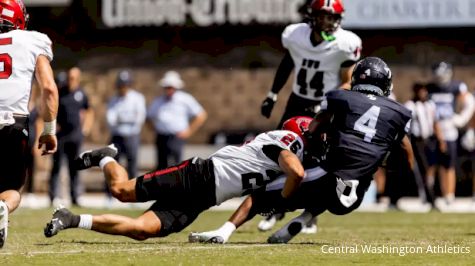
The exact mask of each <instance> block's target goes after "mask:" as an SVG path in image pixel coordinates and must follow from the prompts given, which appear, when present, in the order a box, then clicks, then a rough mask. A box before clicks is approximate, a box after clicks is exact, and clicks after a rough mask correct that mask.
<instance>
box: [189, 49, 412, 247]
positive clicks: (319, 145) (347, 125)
mask: <svg viewBox="0 0 475 266" xmlns="http://www.w3.org/2000/svg"><path fill="white" fill-rule="evenodd" d="M391 80H392V75H391V71H390V69H389V67H388V66H387V65H386V63H385V62H384V61H382V60H381V59H379V58H375V57H368V58H365V59H363V60H361V61H360V62H358V63H357V64H356V67H355V70H354V71H353V74H352V87H351V91H345V90H335V91H330V92H328V93H327V94H326V97H325V98H326V99H325V100H324V101H323V102H322V109H321V111H320V112H319V113H318V114H317V116H316V117H315V118H314V120H313V121H312V123H311V125H310V127H309V133H308V134H307V135H310V136H311V138H310V139H309V141H308V142H309V145H308V146H306V150H307V156H311V157H312V158H314V161H318V162H319V163H318V166H316V167H313V168H308V166H306V170H305V172H306V177H305V179H304V181H303V182H304V183H302V184H301V186H300V188H299V190H297V192H296V193H295V194H294V195H293V196H292V197H291V198H288V199H286V200H282V196H281V189H282V184H281V183H278V182H272V183H270V184H268V185H267V186H266V188H265V190H262V191H259V192H256V193H254V194H252V195H251V196H250V197H248V198H247V199H246V200H245V201H244V202H243V203H242V205H241V206H240V207H239V209H238V210H237V211H236V212H235V213H234V214H233V216H232V217H231V218H230V220H229V221H228V222H226V223H225V224H224V225H223V226H222V227H221V228H219V229H218V230H215V231H209V232H204V233H192V234H191V235H190V237H189V240H190V242H213V243H225V242H226V241H227V240H228V239H229V237H230V235H231V234H232V232H233V231H234V230H235V229H236V228H237V227H239V226H241V225H242V224H243V223H244V222H246V221H248V220H249V219H251V218H253V217H254V215H255V214H258V213H261V214H266V215H267V214H273V213H275V212H276V211H277V212H281V211H289V210H294V209H298V208H305V209H306V211H305V212H304V213H302V214H301V215H300V216H298V217H296V218H294V219H292V220H291V221H290V222H289V223H288V224H286V225H285V226H284V227H283V228H281V229H280V230H278V231H277V232H276V233H274V234H273V235H272V236H271V237H269V239H268V242H269V243H287V242H288V241H290V240H291V239H292V238H293V237H294V236H295V235H297V234H298V233H299V232H300V230H301V229H302V227H303V225H305V224H306V223H307V222H308V221H309V220H311V219H312V218H313V217H315V216H316V215H319V214H321V213H323V212H324V211H326V210H328V211H330V212H331V213H333V214H336V215H344V214H348V213H350V212H352V211H353V210H355V209H356V208H358V207H359V206H360V204H361V202H362V200H363V196H364V193H365V192H366V190H367V189H368V187H369V185H370V182H371V180H372V179H373V174H374V173H375V172H376V170H377V169H378V167H379V166H380V165H382V163H383V161H384V160H385V158H386V157H387V155H388V153H389V152H390V151H391V150H393V148H394V147H396V145H402V146H403V148H404V150H405V151H406V153H407V155H408V163H409V165H410V167H411V168H412V166H413V163H414V160H413V154H412V147H411V144H410V141H409V138H408V137H407V135H406V134H407V133H408V130H409V124H410V120H411V112H410V111H409V110H408V109H406V108H405V107H404V106H402V105H401V104H399V103H397V102H395V101H392V100H389V99H388V98H387V96H388V95H389V94H390V92H391V89H392V81H391ZM322 136H325V137H324V138H322Z"/></svg>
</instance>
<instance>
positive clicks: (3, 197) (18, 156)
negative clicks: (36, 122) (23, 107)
mask: <svg viewBox="0 0 475 266" xmlns="http://www.w3.org/2000/svg"><path fill="white" fill-rule="evenodd" d="M27 123H28V121H27V119H26V118H16V123H15V124H14V125H11V126H5V127H3V128H2V129H0V147H2V150H1V152H0V168H1V169H2V171H1V172H0V248H2V247H3V246H4V244H5V242H6V239H7V235H8V222H9V220H8V219H9V218H8V216H9V214H10V213H12V212H13V211H14V210H15V209H16V208H17V207H18V206H19V204H20V201H21V194H20V189H21V187H22V186H23V185H24V183H25V179H26V173H27V167H28V165H27V161H26V160H25V158H27V157H28V153H29V152H30V151H29V148H28V136H27V134H25V133H24V132H27V131H28V126H27ZM25 130H26V131H25Z"/></svg>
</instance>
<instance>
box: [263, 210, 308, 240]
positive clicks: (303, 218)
mask: <svg viewBox="0 0 475 266" xmlns="http://www.w3.org/2000/svg"><path fill="white" fill-rule="evenodd" d="M309 223H312V224H315V223H314V222H313V215H312V214H311V213H310V212H307V211H304V212H303V213H302V214H300V215H299V216H297V217H295V218H294V219H292V220H290V222H288V223H287V224H286V225H284V226H283V227H282V228H281V229H279V230H277V232H275V233H274V234H272V235H271V236H270V237H269V238H268V239H267V243H269V244H285V243H287V242H289V241H290V240H292V238H294V236H296V235H298V233H300V232H301V231H302V228H303V227H304V226H305V225H308V224H309Z"/></svg>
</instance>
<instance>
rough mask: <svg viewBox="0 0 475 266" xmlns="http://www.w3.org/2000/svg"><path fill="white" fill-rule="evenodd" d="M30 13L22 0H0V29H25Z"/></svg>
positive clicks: (5, 30) (2, 30)
mask: <svg viewBox="0 0 475 266" xmlns="http://www.w3.org/2000/svg"><path fill="white" fill-rule="evenodd" d="M27 23H28V13H26V8H25V4H23V1H22V0H0V31H1V32H7V31H10V30H16V29H19V30H24V29H25V28H26V25H27Z"/></svg>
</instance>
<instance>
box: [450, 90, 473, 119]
mask: <svg viewBox="0 0 475 266" xmlns="http://www.w3.org/2000/svg"><path fill="white" fill-rule="evenodd" d="M461 86H465V89H461V91H460V93H459V95H458V96H457V101H458V102H459V103H461V104H462V106H463V108H462V110H461V111H460V113H458V114H455V115H454V117H453V118H452V121H453V123H454V125H455V126H456V127H457V128H461V127H464V126H465V125H466V124H467V123H468V122H469V121H470V119H471V118H472V115H473V112H474V111H475V99H474V97H473V95H472V94H471V93H470V92H468V91H467V89H466V85H465V84H463V85H461Z"/></svg>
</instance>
